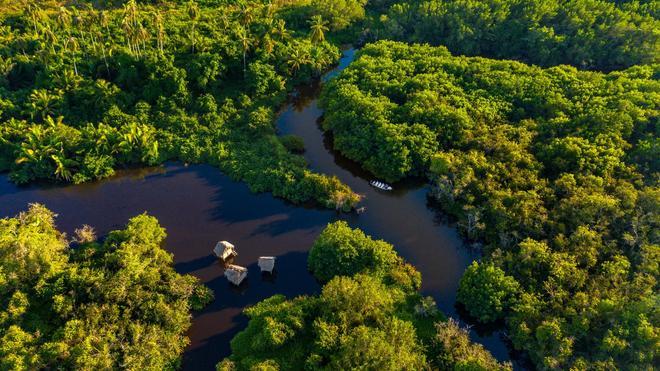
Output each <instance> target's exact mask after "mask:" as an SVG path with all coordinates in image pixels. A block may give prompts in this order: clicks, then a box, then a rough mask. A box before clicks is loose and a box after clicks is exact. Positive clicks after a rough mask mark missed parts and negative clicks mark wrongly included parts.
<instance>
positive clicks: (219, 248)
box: [213, 241, 238, 260]
mask: <svg viewBox="0 0 660 371" xmlns="http://www.w3.org/2000/svg"><path fill="white" fill-rule="evenodd" d="M213 252H214V253H215V255H216V256H217V257H218V258H220V259H222V260H227V259H229V258H233V257H235V256H236V255H238V253H237V252H236V248H235V247H234V245H232V244H231V243H229V242H227V241H220V242H218V243H217V244H216V245H215V247H214V248H213Z"/></svg>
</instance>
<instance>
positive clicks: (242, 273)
mask: <svg viewBox="0 0 660 371" xmlns="http://www.w3.org/2000/svg"><path fill="white" fill-rule="evenodd" d="M247 274H248V270H247V268H245V267H241V266H239V265H234V264H229V265H227V266H226V267H225V277H227V279H228V280H229V282H231V283H233V284H234V285H236V286H238V285H240V284H241V282H243V280H244V279H245V278H246V277H247Z"/></svg>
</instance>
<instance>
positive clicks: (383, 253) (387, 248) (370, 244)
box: [308, 221, 421, 288]
mask: <svg viewBox="0 0 660 371" xmlns="http://www.w3.org/2000/svg"><path fill="white" fill-rule="evenodd" d="M308 266H309V270H310V271H312V273H313V274H314V276H315V277H316V278H318V279H319V280H320V281H322V282H328V281H330V280H331V279H332V278H333V277H335V276H353V275H355V274H357V273H361V272H369V273H370V274H371V275H375V276H379V277H382V276H387V275H390V274H392V273H393V272H396V271H398V269H394V268H395V267H399V268H402V267H405V265H403V262H402V259H401V258H400V257H399V256H398V255H397V253H396V251H394V248H393V247H392V245H390V244H389V243H387V242H385V241H383V240H373V239H371V237H369V236H367V235H365V234H364V232H362V231H361V230H354V229H351V227H349V226H348V224H347V223H346V222H343V221H338V222H335V223H332V224H330V225H328V226H327V227H326V228H325V229H324V230H323V232H322V233H321V235H320V236H319V238H317V239H316V242H314V245H313V246H312V249H311V250H310V251H309V259H308ZM407 270H408V272H409V273H410V274H409V276H410V278H411V279H412V282H411V286H412V287H417V288H418V287H419V286H420V284H421V282H420V281H421V277H420V276H419V275H418V274H416V273H415V269H414V268H412V267H410V266H408V269H407Z"/></svg>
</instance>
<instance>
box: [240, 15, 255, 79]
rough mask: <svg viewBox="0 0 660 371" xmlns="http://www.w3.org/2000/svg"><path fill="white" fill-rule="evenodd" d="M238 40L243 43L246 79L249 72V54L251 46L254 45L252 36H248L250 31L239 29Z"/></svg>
mask: <svg viewBox="0 0 660 371" xmlns="http://www.w3.org/2000/svg"><path fill="white" fill-rule="evenodd" d="M237 36H238V40H239V41H240V43H241V47H242V49H243V78H245V72H246V70H247V52H248V50H249V49H250V46H251V45H252V39H251V38H250V35H249V34H248V31H247V30H246V29H245V28H243V27H240V28H239V29H238V35H237Z"/></svg>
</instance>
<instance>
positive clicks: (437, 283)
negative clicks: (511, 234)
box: [0, 50, 508, 370]
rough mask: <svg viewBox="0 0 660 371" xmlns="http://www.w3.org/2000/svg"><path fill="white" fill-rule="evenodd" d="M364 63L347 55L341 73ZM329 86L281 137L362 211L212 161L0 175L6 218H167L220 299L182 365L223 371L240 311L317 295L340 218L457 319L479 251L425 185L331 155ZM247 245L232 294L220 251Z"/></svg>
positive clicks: (191, 264) (490, 344)
mask: <svg viewBox="0 0 660 371" xmlns="http://www.w3.org/2000/svg"><path fill="white" fill-rule="evenodd" d="M353 56H354V51H353V50H347V51H346V52H345V54H344V57H343V58H342V60H341V63H340V66H339V67H338V68H337V69H335V70H333V71H332V72H330V73H329V74H328V75H327V76H326V78H327V77H330V76H333V75H334V74H336V73H338V71H340V70H341V69H342V68H344V67H345V66H346V65H348V63H350V61H351V60H352V58H353ZM317 96H318V86H311V87H309V88H305V89H300V90H299V94H298V95H297V97H296V98H295V99H293V101H292V103H291V104H290V105H289V106H287V107H286V108H285V110H283V111H282V113H281V115H280V116H279V118H278V121H277V126H278V130H279V131H280V133H282V134H296V135H299V136H301V137H303V139H304V141H305V147H306V152H305V155H304V156H305V158H306V159H307V161H308V162H309V164H310V166H311V167H312V169H314V170H317V171H319V172H323V173H327V174H334V175H337V176H338V177H339V178H340V179H341V180H342V181H343V182H345V183H347V184H348V185H350V186H351V187H352V188H353V189H354V190H355V191H357V192H358V193H361V194H363V195H364V196H365V199H364V201H363V203H362V204H363V206H365V207H366V208H367V210H366V212H365V213H364V214H361V215H359V216H358V215H356V214H337V213H336V212H334V211H329V210H321V209H316V208H304V207H295V206H293V205H291V204H289V203H287V202H285V201H283V200H280V199H276V198H273V197H272V196H271V195H270V194H253V193H250V191H249V190H248V188H247V186H245V185H244V184H242V183H237V182H234V181H232V180H230V179H229V178H228V177H226V176H225V175H223V174H222V173H221V172H220V171H219V170H218V169H216V168H214V167H211V166H206V165H194V166H184V165H181V164H166V165H165V166H163V167H157V168H148V169H142V170H132V171H120V172H118V174H117V175H116V176H115V177H113V178H111V179H107V180H104V181H100V182H95V183H89V184H83V185H71V186H49V187H41V186H31V187H17V186H15V185H14V184H12V183H11V182H9V180H8V177H7V176H6V175H0V217H6V216H13V215H15V214H17V213H18V212H20V211H22V210H25V209H26V207H27V205H28V204H29V203H33V202H39V203H43V204H45V205H46V206H47V207H48V208H50V209H51V210H53V211H54V212H56V213H57V214H59V216H58V218H57V224H58V227H59V228H60V229H61V230H63V231H65V232H67V233H72V232H73V230H74V229H75V228H77V227H79V226H80V225H82V224H89V225H92V226H94V227H95V228H96V230H97V232H98V233H99V234H101V235H102V234H105V233H107V232H109V231H110V230H113V229H118V228H122V226H123V225H124V224H125V223H126V222H127V220H128V219H129V218H131V217H133V216H135V215H138V214H140V213H143V212H148V213H149V214H151V215H153V216H155V217H157V218H158V219H159V221H160V223H161V225H162V226H163V227H165V228H166V229H167V233H168V238H167V240H166V243H165V246H164V247H165V248H166V249H167V250H168V251H169V252H171V253H172V254H174V258H175V264H176V269H177V271H179V272H181V273H190V274H193V275H195V276H197V277H199V278H200V279H201V280H202V281H203V282H204V283H205V284H206V285H208V286H209V287H210V288H211V289H212V290H213V291H214V292H215V297H216V300H215V301H214V302H213V303H212V304H211V305H209V306H208V307H207V308H205V309H204V310H203V311H201V312H199V313H196V314H195V316H194V320H193V325H192V328H191V329H190V331H189V332H188V336H189V337H190V340H191V343H190V345H189V347H188V349H187V351H186V353H185V354H184V358H183V368H184V369H187V370H212V369H214V366H215V364H216V363H217V362H218V361H219V360H221V359H222V358H224V357H225V356H227V355H228V354H229V353H230V348H229V341H230V340H231V338H232V337H233V336H234V335H235V334H236V333H237V332H238V331H240V330H242V329H243V328H244V327H245V325H246V323H247V318H246V317H245V316H243V315H242V314H241V311H242V309H243V308H244V307H245V306H248V305H252V304H255V303H257V302H258V301H261V300H263V299H265V298H268V297H270V296H272V295H274V294H278V293H279V294H283V295H286V296H287V297H294V296H297V295H303V294H315V293H317V292H318V291H319V290H320V286H319V285H318V283H316V282H315V280H314V279H313V277H312V276H311V275H310V274H309V273H308V272H307V268H306V267H307V264H306V260H307V252H308V250H309V247H310V246H311V244H312V243H313V241H314V239H315V238H316V237H317V236H318V234H319V233H320V231H321V230H322V229H323V227H324V226H325V225H326V224H327V223H329V222H331V221H333V220H336V219H338V218H341V219H344V220H346V221H347V222H348V223H349V224H351V225H352V226H353V227H359V228H361V229H363V230H364V231H365V232H367V233H368V234H370V235H372V236H374V237H377V238H382V239H385V240H387V241H388V242H391V243H393V244H394V245H395V246H396V247H397V250H398V252H399V253H400V254H401V255H402V256H403V257H405V258H406V259H407V260H409V261H410V262H411V263H412V264H414V265H415V266H416V267H417V269H418V270H420V271H421V272H422V279H423V288H422V290H423V293H424V294H425V295H432V296H433V297H434V298H435V300H436V301H437V303H438V305H439V307H440V308H441V309H442V310H443V311H444V312H445V313H447V314H449V315H450V316H453V317H458V314H457V313H456V309H455V307H454V301H455V296H456V288H457V286H458V281H459V279H460V276H461V274H462V272H463V270H464V269H465V267H466V266H467V264H469V262H470V261H471V260H472V259H473V258H474V257H473V256H470V254H469V253H468V252H467V250H466V249H465V248H463V246H462V244H461V241H460V239H459V237H458V235H457V233H456V231H455V229H453V228H451V227H450V226H448V225H446V224H444V223H443V222H441V221H440V219H441V218H440V217H439V215H438V214H437V213H436V212H435V211H434V210H433V209H432V208H430V207H429V206H428V205H427V198H426V194H427V189H426V187H425V185H424V183H423V182H420V181H415V180H410V181H407V182H405V183H401V184H395V190H394V191H393V192H389V193H387V192H380V191H377V190H375V189H373V188H371V187H370V186H369V185H368V180H369V179H370V178H369V175H368V174H366V173H364V172H362V171H361V170H360V168H359V166H356V164H354V163H352V162H351V161H348V160H346V159H345V158H343V157H342V156H340V155H339V154H337V153H335V152H333V151H332V149H331V145H330V144H331V143H330V139H329V138H327V137H324V135H323V133H322V131H321V130H320V129H319V127H318V124H317V123H318V120H319V118H320V117H321V116H322V111H321V110H320V109H319V108H318V106H317V102H316V98H317ZM220 239H225V240H229V241H232V242H234V243H235V244H236V246H237V248H238V251H239V256H238V257H237V259H236V263H237V264H240V265H243V266H246V267H248V270H249V278H248V280H247V285H244V287H242V288H241V289H240V290H238V289H235V288H233V287H232V286H231V285H229V284H228V283H227V281H226V280H225V279H224V278H223V277H222V267H221V266H220V265H219V264H218V262H217V260H216V258H215V257H214V255H213V254H212V248H213V246H214V244H215V242H216V241H218V240H220ZM260 255H275V256H277V257H278V260H277V272H276V274H275V276H274V277H262V276H261V274H260V273H259V268H258V267H257V265H256V261H257V258H258V256H260ZM473 339H474V340H476V341H479V342H481V343H482V344H484V345H485V346H486V348H488V349H489V350H490V351H491V352H493V354H494V355H495V356H496V357H497V358H498V359H500V360H505V359H508V351H507V349H506V346H505V345H504V343H503V342H502V341H501V339H500V336H499V334H498V333H497V332H496V333H494V334H487V335H484V336H483V337H482V336H479V335H478V334H477V333H473Z"/></svg>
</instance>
